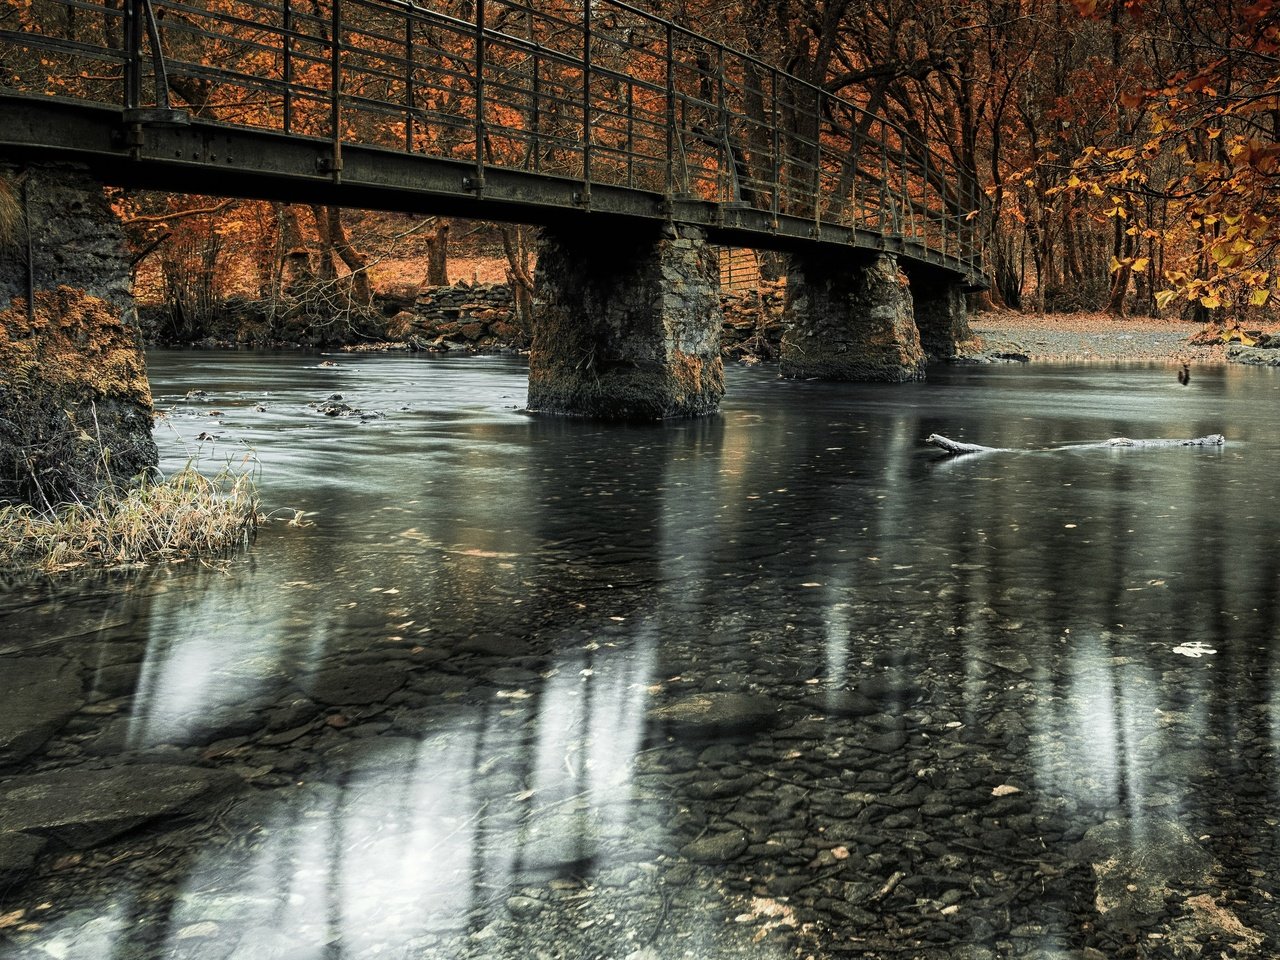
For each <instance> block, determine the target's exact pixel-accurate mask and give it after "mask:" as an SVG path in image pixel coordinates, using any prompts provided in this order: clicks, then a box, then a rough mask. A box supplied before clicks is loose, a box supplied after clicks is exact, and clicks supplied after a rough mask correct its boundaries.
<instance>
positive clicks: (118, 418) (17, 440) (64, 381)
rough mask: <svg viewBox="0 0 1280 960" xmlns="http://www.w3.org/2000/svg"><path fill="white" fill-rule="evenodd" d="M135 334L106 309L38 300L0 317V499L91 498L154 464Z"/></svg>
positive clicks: (71, 298) (85, 298) (60, 293)
mask: <svg viewBox="0 0 1280 960" xmlns="http://www.w3.org/2000/svg"><path fill="white" fill-rule="evenodd" d="M151 412H152V403H151V389H150V386H149V385H148V383H147V376H146V365H145V362H144V360H143V355H142V350H141V347H140V345H139V342H138V334H137V330H136V329H135V328H134V327H133V325H132V324H130V323H129V322H127V321H126V320H125V319H124V318H123V317H121V315H120V312H119V310H117V309H116V308H115V307H113V306H111V304H109V303H108V302H107V301H105V300H102V299H100V298H98V297H94V296H90V295H89V294H86V293H85V292H84V291H81V290H75V289H72V288H70V287H59V288H58V289H57V290H55V291H37V293H36V308H35V310H34V315H33V316H29V315H28V313H27V305H26V302H25V301H24V300H21V299H17V298H15V299H14V300H13V301H12V303H11V305H10V307H9V308H8V309H7V310H4V311H0V498H16V499H22V500H26V501H29V502H32V503H36V504H38V505H44V506H51V505H53V504H55V503H57V502H59V501H67V500H76V499H92V498H94V497H96V496H98V495H99V494H100V493H101V492H102V491H103V490H104V489H106V488H108V487H111V486H118V485H122V484H125V483H127V482H128V481H129V480H131V479H132V478H133V477H134V476H135V475H136V474H137V473H139V472H141V471H143V470H146V469H148V468H150V467H153V466H154V465H155V463H156V460H157V454H156V447H155V444H154V442H153V441H152V440H151Z"/></svg>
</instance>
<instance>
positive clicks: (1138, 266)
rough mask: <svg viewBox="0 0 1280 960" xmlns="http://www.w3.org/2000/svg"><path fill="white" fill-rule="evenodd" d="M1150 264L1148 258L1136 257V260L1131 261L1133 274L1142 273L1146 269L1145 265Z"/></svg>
mask: <svg viewBox="0 0 1280 960" xmlns="http://www.w3.org/2000/svg"><path fill="white" fill-rule="evenodd" d="M1150 263H1151V258H1150V257H1138V259H1137V260H1135V261H1133V272H1134V273H1142V271H1144V270H1146V269H1147V265H1148V264H1150Z"/></svg>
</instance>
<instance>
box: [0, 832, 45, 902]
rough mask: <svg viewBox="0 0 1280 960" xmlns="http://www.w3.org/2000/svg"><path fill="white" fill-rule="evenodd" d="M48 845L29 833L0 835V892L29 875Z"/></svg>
mask: <svg viewBox="0 0 1280 960" xmlns="http://www.w3.org/2000/svg"><path fill="white" fill-rule="evenodd" d="M46 843H48V841H47V840H45V838H44V837H37V836H34V835H33V834H29V833H16V832H15V833H0V890H3V889H4V888H5V887H7V886H8V885H9V884H11V883H17V882H18V881H19V880H21V879H22V878H23V877H25V876H26V875H27V874H29V873H30V872H31V871H32V870H33V869H34V868H35V864H36V857H38V856H40V852H41V851H42V850H44V848H45V844H46Z"/></svg>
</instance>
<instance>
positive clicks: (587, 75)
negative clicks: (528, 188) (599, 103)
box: [582, 0, 591, 206]
mask: <svg viewBox="0 0 1280 960" xmlns="http://www.w3.org/2000/svg"><path fill="white" fill-rule="evenodd" d="M590 203H591V0H582V204H583V206H587V205H589V204H590Z"/></svg>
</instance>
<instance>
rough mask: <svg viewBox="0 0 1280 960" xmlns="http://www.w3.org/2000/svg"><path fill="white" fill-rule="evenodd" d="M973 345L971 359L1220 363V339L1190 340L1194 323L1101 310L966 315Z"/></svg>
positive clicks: (1222, 352) (1195, 329) (1222, 347)
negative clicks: (1013, 357) (1005, 357)
mask: <svg viewBox="0 0 1280 960" xmlns="http://www.w3.org/2000/svg"><path fill="white" fill-rule="evenodd" d="M970 326H971V327H972V329H973V332H974V333H975V334H976V335H977V336H978V338H979V340H980V344H979V348H978V349H976V350H972V351H967V352H965V354H964V355H965V356H969V357H972V358H974V359H991V358H993V357H995V356H996V355H998V354H1020V355H1022V356H1025V357H1027V358H1028V359H1029V360H1031V361H1039V362H1046V361H1047V362H1080V361H1117V360H1121V361H1150V362H1157V363H1159V362H1165V363H1171V364H1177V363H1182V362H1184V361H1185V362H1188V363H1224V362H1225V361H1226V347H1225V345H1223V344H1211V345H1193V344H1190V343H1188V340H1189V338H1190V337H1192V336H1193V335H1195V334H1196V333H1197V332H1199V330H1200V328H1199V327H1198V326H1196V325H1195V324H1188V323H1182V322H1180V321H1173V320H1152V319H1149V318H1136V319H1124V320H1116V319H1114V318H1112V317H1108V316H1106V315H1104V314H1055V315H1052V316H1044V317H1038V316H1034V315H1030V314H1020V313H1012V312H1004V311H1001V312H996V313H980V314H976V315H974V316H973V317H971V318H970Z"/></svg>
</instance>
